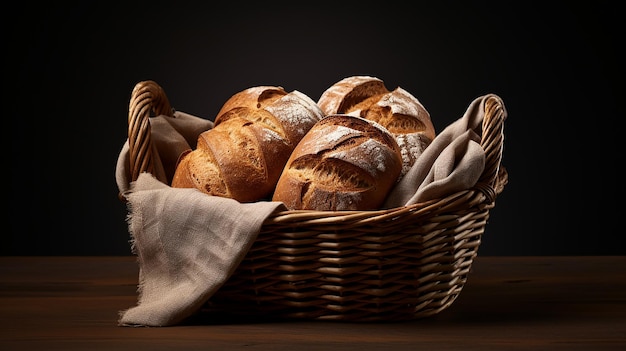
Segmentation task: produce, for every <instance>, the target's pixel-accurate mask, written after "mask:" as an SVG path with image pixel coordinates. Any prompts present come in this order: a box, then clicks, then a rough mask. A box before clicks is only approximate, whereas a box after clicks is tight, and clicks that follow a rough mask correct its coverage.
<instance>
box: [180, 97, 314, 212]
mask: <svg viewBox="0 0 626 351" xmlns="http://www.w3.org/2000/svg"><path fill="white" fill-rule="evenodd" d="M322 117H323V115H322V112H321V110H320V108H319V106H317V104H316V103H315V101H313V100H312V99H311V98H309V97H308V96H307V95H305V94H303V93H301V92H299V91H297V90H294V91H292V92H290V93H288V92H286V91H285V90H284V89H283V88H282V87H275V86H258V87H252V88H249V89H246V90H243V91H241V92H239V93H237V94H235V95H233V96H232V97H231V98H230V99H228V100H227V101H226V102H225V103H224V105H223V107H222V109H221V110H220V111H219V113H218V114H217V116H216V117H215V123H214V126H213V128H212V129H209V130H207V131H205V132H203V133H202V134H200V135H199V137H198V143H197V146H196V149H195V150H193V151H191V150H189V151H188V152H186V153H183V154H182V155H181V156H180V157H179V160H178V164H177V167H176V172H175V173H174V177H173V179H172V184H171V185H172V187H178V188H197V189H199V190H200V191H202V192H204V193H206V194H209V195H215V196H222V197H228V198H232V199H235V200H238V201H239V202H254V201H258V200H261V199H264V198H270V197H271V195H272V192H273V191H274V188H275V186H276V182H277V181H278V178H279V177H280V174H281V172H282V170H283V168H284V166H285V163H286V162H287V159H288V158H289V156H290V155H291V152H292V150H293V149H294V148H295V146H296V145H297V144H298V142H299V141H300V140H301V139H302V137H303V136H304V135H305V134H306V133H307V132H308V131H309V129H310V128H311V127H313V125H314V124H315V123H316V122H318V121H319V120H320V119H321V118H322Z"/></svg>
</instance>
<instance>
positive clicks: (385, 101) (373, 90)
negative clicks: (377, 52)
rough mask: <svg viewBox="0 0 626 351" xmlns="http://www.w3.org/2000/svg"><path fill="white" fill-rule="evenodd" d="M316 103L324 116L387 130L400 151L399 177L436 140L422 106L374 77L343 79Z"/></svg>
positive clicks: (432, 127)
mask: <svg viewBox="0 0 626 351" xmlns="http://www.w3.org/2000/svg"><path fill="white" fill-rule="evenodd" d="M317 104H318V105H319V106H320V108H321V109H322V112H324V115H331V114H349V115H353V116H360V117H362V118H366V119H369V120H372V121H375V122H377V123H379V124H380V125H382V126H383V127H385V128H387V129H388V130H389V132H391V133H392V134H393V135H394V137H395V138H396V142H397V143H398V145H399V146H400V149H401V151H402V172H401V175H400V178H401V177H402V176H404V174H406V172H408V170H409V169H410V168H411V166H412V165H413V164H414V163H415V160H416V159H417V158H418V157H419V156H420V155H421V154H422V152H423V151H424V149H425V148H426V147H427V146H428V145H430V143H431V142H432V140H433V139H434V138H435V127H434V126H433V123H432V121H431V118H430V114H429V113H428V111H427V110H426V108H424V106H423V105H422V103H421V102H419V100H418V99H417V98H415V96H413V95H411V94H410V93H409V92H407V91H406V90H404V89H402V88H400V87H397V88H396V89H394V90H393V91H389V90H388V89H387V88H386V87H385V84H384V82H383V81H382V80H381V79H379V78H376V77H370V76H352V77H347V78H344V79H342V80H340V81H338V82H337V83H335V84H333V85H332V86H330V87H329V88H328V89H326V90H325V91H324V92H323V93H322V95H321V96H320V98H319V100H318V102H317Z"/></svg>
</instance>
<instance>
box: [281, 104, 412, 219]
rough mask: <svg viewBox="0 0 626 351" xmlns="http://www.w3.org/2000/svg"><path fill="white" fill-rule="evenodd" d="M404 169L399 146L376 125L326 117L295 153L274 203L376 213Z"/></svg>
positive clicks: (351, 118) (292, 207)
mask: <svg viewBox="0 0 626 351" xmlns="http://www.w3.org/2000/svg"><path fill="white" fill-rule="evenodd" d="M401 169H402V159H401V155H400V148H399V147H398V144H397V143H396V141H395V139H394V137H393V135H391V133H389V132H388V131H387V130H386V129H385V128H383V127H382V126H380V125H379V124H378V123H376V122H373V121H370V120H367V119H364V118H361V117H357V116H349V115H344V114H335V115H330V116H326V117H324V118H323V119H322V120H320V121H319V122H317V123H316V124H315V125H314V126H313V127H312V128H311V130H309V132H308V133H307V134H306V135H305V136H304V137H303V138H302V140H301V141H300V143H298V145H297V146H296V148H295V149H294V150H293V152H292V154H291V157H290V158H289V160H288V161H287V164H286V165H285V169H284V170H283V173H282V175H281V176H280V179H279V180H278V184H277V185H276V191H275V192H274V195H273V198H272V200H273V201H282V202H283V203H284V204H285V206H286V207H287V208H288V209H290V210H302V209H304V210H322V211H323V210H329V211H340V210H374V209H378V208H379V207H380V206H381V205H382V204H383V202H384V200H385V198H386V197H387V194H388V192H389V191H390V190H391V188H392V186H393V185H394V184H395V182H396V179H397V177H398V176H399V174H400V172H401Z"/></svg>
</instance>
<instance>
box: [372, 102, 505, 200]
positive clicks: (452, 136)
mask: <svg viewBox="0 0 626 351" xmlns="http://www.w3.org/2000/svg"><path fill="white" fill-rule="evenodd" d="M489 97H496V98H498V99H499V97H497V96H496V95H494V94H487V95H484V96H481V97H479V98H477V99H475V100H474V101H472V102H471V104H470V105H469V107H468V108H467V110H466V111H465V113H464V114H463V116H462V117H461V118H459V119H457V120H456V121H455V122H453V123H451V124H450V125H448V126H447V127H446V128H445V129H444V130H443V131H441V132H440V133H438V134H437V136H436V137H435V139H434V140H433V141H432V143H431V144H430V145H429V146H428V147H427V148H426V149H425V150H424V152H423V153H422V154H421V155H420V156H419V158H418V159H417V160H416V161H415V164H414V165H413V167H412V168H411V169H410V170H409V172H407V174H406V175H405V176H404V177H403V178H402V179H401V180H400V182H399V183H398V184H397V185H396V186H395V188H394V189H393V190H392V191H391V193H390V194H389V196H388V197H387V201H386V202H385V205H384V207H385V208H394V207H398V206H406V205H411V204H415V203H419V202H424V201H428V200H432V199H437V198H442V197H444V196H446V195H449V194H452V193H454V192H456V191H462V190H466V189H469V188H471V187H472V186H474V185H475V184H476V182H477V181H478V179H479V178H480V175H481V174H482V172H483V170H484V168H485V152H484V150H483V148H482V147H481V146H480V139H481V135H482V123H483V118H484V116H485V101H486V100H487V99H488V98H489ZM503 106H504V105H503ZM505 113H506V111H505Z"/></svg>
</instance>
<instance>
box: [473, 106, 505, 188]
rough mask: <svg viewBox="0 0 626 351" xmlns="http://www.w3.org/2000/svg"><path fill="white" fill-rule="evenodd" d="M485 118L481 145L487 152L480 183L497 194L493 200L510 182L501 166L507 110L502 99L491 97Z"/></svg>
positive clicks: (485, 107)
mask: <svg viewBox="0 0 626 351" xmlns="http://www.w3.org/2000/svg"><path fill="white" fill-rule="evenodd" d="M484 109H485V110H484V117H483V125H482V138H481V143H480V145H481V146H482V148H483V150H485V169H484V170H483V173H482V175H481V177H480V179H479V181H478V183H483V184H488V185H489V186H490V187H491V189H493V191H495V194H491V196H490V197H492V199H491V200H495V196H496V195H498V194H500V192H502V190H503V188H504V186H505V185H506V183H507V182H508V173H507V171H506V169H505V168H504V167H503V166H502V165H501V163H502V152H503V149H504V120H505V119H506V116H507V114H506V110H505V108H504V103H503V102H502V100H501V99H500V97H498V96H496V95H493V94H491V95H489V96H487V97H486V98H485V101H484Z"/></svg>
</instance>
